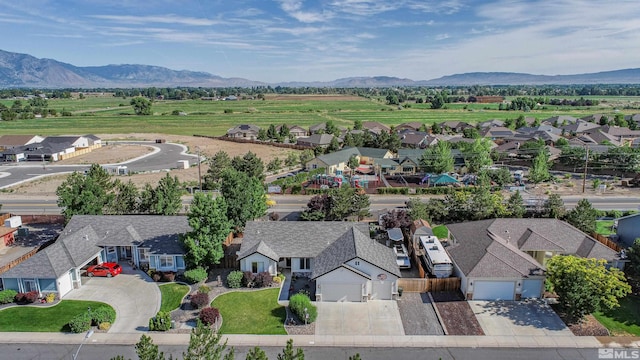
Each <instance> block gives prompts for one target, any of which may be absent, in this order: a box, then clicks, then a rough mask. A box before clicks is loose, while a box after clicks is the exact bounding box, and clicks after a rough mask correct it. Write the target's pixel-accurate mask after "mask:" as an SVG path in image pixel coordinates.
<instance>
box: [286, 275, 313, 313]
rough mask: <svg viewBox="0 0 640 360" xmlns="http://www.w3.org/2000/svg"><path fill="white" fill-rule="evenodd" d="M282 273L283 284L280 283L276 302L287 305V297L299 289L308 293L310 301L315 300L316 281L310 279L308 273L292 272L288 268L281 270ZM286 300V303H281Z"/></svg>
mask: <svg viewBox="0 0 640 360" xmlns="http://www.w3.org/2000/svg"><path fill="white" fill-rule="evenodd" d="M282 273H283V274H284V276H285V281H284V284H283V285H282V291H281V292H280V297H279V298H278V302H280V303H281V304H283V305H288V302H289V298H290V297H291V295H294V294H297V293H299V292H300V291H304V292H305V293H307V294H308V295H309V299H311V301H315V299H316V282H315V280H311V278H310V277H309V276H311V274H310V273H304V272H294V273H292V272H291V271H289V270H283V271H282ZM283 302H286V303H283Z"/></svg>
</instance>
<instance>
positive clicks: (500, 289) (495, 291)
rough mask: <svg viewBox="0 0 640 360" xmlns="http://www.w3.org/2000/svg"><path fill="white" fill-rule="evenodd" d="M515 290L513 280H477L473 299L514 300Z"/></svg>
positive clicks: (474, 284) (474, 285)
mask: <svg viewBox="0 0 640 360" xmlns="http://www.w3.org/2000/svg"><path fill="white" fill-rule="evenodd" d="M515 291H516V283H515V282H513V281H475V282H474V283H473V300H513V299H514V296H515Z"/></svg>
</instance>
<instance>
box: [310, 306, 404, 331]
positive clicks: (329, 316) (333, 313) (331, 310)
mask: <svg viewBox="0 0 640 360" xmlns="http://www.w3.org/2000/svg"><path fill="white" fill-rule="evenodd" d="M315 305H316V306H317V307H318V318H317V319H316V335H399V336H401V335H404V329H403V327H402V320H401V319H400V312H399V311H398V304H397V303H396V302H395V301H393V300H372V301H369V302H366V303H355V302H353V303H352V302H316V303H315Z"/></svg>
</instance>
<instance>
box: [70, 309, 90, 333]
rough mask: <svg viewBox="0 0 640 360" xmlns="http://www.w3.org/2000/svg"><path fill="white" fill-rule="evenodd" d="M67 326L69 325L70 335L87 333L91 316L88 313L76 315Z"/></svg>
mask: <svg viewBox="0 0 640 360" xmlns="http://www.w3.org/2000/svg"><path fill="white" fill-rule="evenodd" d="M67 325H69V330H71V332H72V333H76V334H78V333H81V332H85V331H88V330H89V329H91V315H90V314H89V313H88V312H83V313H82V314H78V315H76V316H74V317H73V318H72V319H71V321H69V323H68V324H67Z"/></svg>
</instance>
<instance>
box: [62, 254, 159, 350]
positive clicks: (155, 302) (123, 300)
mask: <svg viewBox="0 0 640 360" xmlns="http://www.w3.org/2000/svg"><path fill="white" fill-rule="evenodd" d="M120 265H121V266H122V269H123V272H122V274H120V275H117V276H115V277H112V278H106V277H105V278H103V277H100V278H96V277H94V278H83V279H82V280H83V285H82V287H81V288H80V289H75V290H72V291H71V292H70V293H69V294H67V295H66V296H65V297H64V298H63V300H91V301H101V302H104V303H107V304H109V305H111V306H113V308H114V309H115V310H116V321H115V322H114V323H113V324H112V325H111V329H109V334H115V333H127V334H130V333H139V332H140V331H147V330H148V326H149V319H150V318H151V317H153V316H155V315H156V313H157V312H158V310H160V289H158V285H157V284H156V283H155V282H153V280H151V279H150V278H149V277H148V276H147V274H145V273H144V272H143V271H141V270H133V269H132V268H131V267H130V266H129V265H128V264H125V263H121V264H120ZM135 338H136V339H137V337H135ZM136 341H137V340H136Z"/></svg>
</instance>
